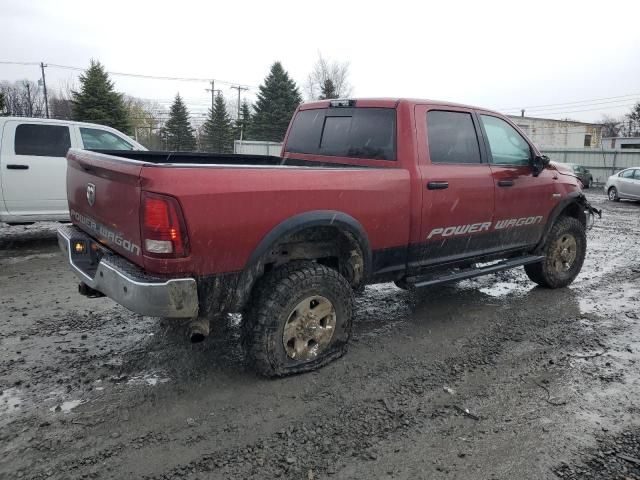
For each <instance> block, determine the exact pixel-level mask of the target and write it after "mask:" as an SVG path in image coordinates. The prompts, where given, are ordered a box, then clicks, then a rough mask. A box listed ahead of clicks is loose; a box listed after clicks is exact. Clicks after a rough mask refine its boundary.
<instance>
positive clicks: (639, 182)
mask: <svg viewBox="0 0 640 480" xmlns="http://www.w3.org/2000/svg"><path fill="white" fill-rule="evenodd" d="M631 191H632V195H633V196H634V197H635V198H640V169H637V168H636V169H635V173H634V174H633V184H632V185H631Z"/></svg>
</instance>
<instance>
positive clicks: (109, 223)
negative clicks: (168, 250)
mask: <svg viewBox="0 0 640 480" xmlns="http://www.w3.org/2000/svg"><path fill="white" fill-rule="evenodd" d="M67 162H68V168H67V198H68V200H69V212H70V214H71V221H72V222H73V223H74V224H75V225H77V226H78V227H79V228H81V229H82V230H84V231H85V232H87V233H88V234H89V235H91V236H92V237H93V238H95V239H96V240H98V241H99V242H100V243H102V244H103V245H105V246H107V247H108V248H110V249H111V250H113V251H115V252H117V253H119V254H120V255H122V256H124V257H126V258H127V259H129V260H130V261H132V262H133V263H135V264H137V265H139V266H142V265H143V259H142V250H141V244H140V171H141V170H142V165H143V163H142V162H138V161H133V160H127V159H121V158H118V157H115V156H112V155H104V154H101V153H95V152H89V151H86V150H76V149H72V150H69V153H68V155H67Z"/></svg>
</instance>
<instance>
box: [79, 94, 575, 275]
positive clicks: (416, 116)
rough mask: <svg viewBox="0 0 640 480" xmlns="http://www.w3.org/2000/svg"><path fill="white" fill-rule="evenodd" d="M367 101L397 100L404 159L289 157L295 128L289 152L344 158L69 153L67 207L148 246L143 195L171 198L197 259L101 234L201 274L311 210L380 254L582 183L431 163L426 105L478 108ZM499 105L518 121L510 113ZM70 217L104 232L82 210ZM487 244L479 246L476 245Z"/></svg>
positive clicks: (548, 199) (540, 204)
mask: <svg viewBox="0 0 640 480" xmlns="http://www.w3.org/2000/svg"><path fill="white" fill-rule="evenodd" d="M328 104H329V102H328V101H321V102H314V103H310V104H305V105H302V106H301V107H300V110H305V109H311V108H326V107H327V106H328ZM359 107H378V108H395V109H396V126H397V127H396V128H397V132H396V161H388V160H367V159H354V158H342V157H333V156H319V155H303V154H292V153H289V152H287V149H286V137H285V145H284V147H283V153H282V156H283V157H284V158H285V159H287V158H295V159H301V160H310V161H317V162H322V163H329V164H336V163H339V164H342V165H343V167H342V168H327V167H323V166H322V165H319V166H318V167H317V168H316V167H294V166H271V167H270V166H266V167H254V166H233V165H228V166H224V165H178V164H169V165H167V164H151V163H144V162H138V161H131V160H126V159H122V160H118V159H117V158H115V157H108V156H105V155H100V154H96V153H92V152H78V151H72V152H71V153H70V154H69V167H70V168H69V170H68V182H67V183H68V187H67V188H68V194H69V206H70V208H71V209H72V210H75V211H77V212H80V213H81V214H82V215H87V216H90V217H91V218H93V219H94V220H95V221H97V222H100V223H101V224H103V225H104V226H105V227H107V228H109V229H112V230H114V231H116V232H118V233H121V234H122V235H123V236H124V237H126V238H127V239H129V240H131V241H132V242H135V243H136V244H137V245H140V244H141V242H142V241H143V239H141V238H140V212H139V210H140V195H141V192H142V191H148V192H155V193H160V194H166V195H171V196H173V197H174V198H176V199H177V200H178V202H179V204H180V206H181V209H182V212H183V214H184V219H185V222H186V228H187V232H188V236H189V242H190V255H189V256H188V257H186V258H181V259H158V258H148V257H145V256H143V255H142V254H141V253H140V254H137V255H136V254H135V253H133V252H131V251H129V250H126V249H124V248H122V247H120V246H118V245H116V244H114V243H113V241H111V240H110V239H108V238H100V240H101V241H102V242H103V243H105V244H106V245H108V246H109V248H112V249H113V250H115V251H116V252H118V253H119V254H121V255H123V256H125V257H126V258H128V259H129V260H131V261H132V262H134V263H136V264H137V265H140V266H142V267H144V268H145V269H146V270H147V271H149V272H153V273H165V274H172V275H173V274H187V275H198V276H200V275H212V274H220V273H228V272H238V271H241V270H243V269H244V267H245V266H246V264H247V261H248V259H249V258H250V256H251V254H252V253H253V252H254V251H255V249H256V247H257V246H258V245H259V243H260V241H261V240H262V239H263V238H265V236H266V235H267V234H268V233H269V232H270V231H271V230H273V229H274V228H275V227H276V226H278V225H279V224H280V223H282V222H284V221H285V220H287V219H289V218H291V217H292V216H294V215H297V214H301V213H304V212H310V211H314V210H335V211H339V212H343V213H345V214H347V215H350V216H351V217H353V218H354V219H355V220H356V221H357V222H359V223H360V224H361V225H362V227H363V228H364V230H365V232H366V235H367V237H368V240H369V243H370V246H371V249H372V250H373V251H381V250H386V249H393V248H404V247H410V246H412V245H413V246H418V245H420V244H422V243H424V242H426V241H427V237H428V235H429V232H430V231H431V230H432V229H433V228H436V227H446V226H450V225H467V224H473V223H476V222H493V221H495V220H497V219H498V220H499V219H501V218H515V217H521V216H531V215H542V216H544V217H545V219H546V218H548V216H549V214H550V213H551V210H552V209H553V207H554V206H555V205H557V204H558V202H560V201H561V200H562V199H563V198H564V197H565V196H566V195H567V194H568V193H570V192H575V191H576V190H579V186H578V184H577V181H575V179H573V178H571V177H569V176H565V175H558V172H557V170H556V169H555V168H554V167H553V166H550V167H549V168H548V169H546V170H545V171H543V172H542V174H541V175H540V176H539V177H533V175H532V171H531V168H530V167H517V168H514V167H501V166H489V164H488V163H483V164H477V165H454V164H449V165H444V164H432V163H431V161H430V157H429V149H428V138H427V128H428V127H427V125H426V122H425V117H424V115H425V113H426V111H427V110H428V109H429V108H443V109H446V110H456V111H469V112H474V111H479V110H477V109H474V108H473V107H467V106H464V105H457V104H453V103H442V102H431V101H426V100H402V99H363V100H357V104H356V108H359ZM492 113H493V112H492ZM296 114H297V112H296ZM296 114H294V118H293V120H292V123H293V122H295V115H296ZM493 114H494V115H497V116H499V117H500V118H503V119H504V120H506V121H507V122H509V123H510V124H511V125H513V123H512V122H510V121H509V120H508V119H506V118H505V117H503V116H502V115H498V114H495V113H493ZM290 128H291V127H290ZM516 128H517V127H516ZM533 148H534V150H535V147H533ZM535 151H536V153H537V150H535ZM350 166H353V168H352V167H350ZM361 167H368V168H361ZM506 178H509V179H512V180H514V182H515V184H514V187H515V188H512V189H511V190H508V189H501V188H498V187H497V186H496V185H497V182H498V181H499V180H501V179H506ZM431 180H447V181H449V184H450V187H449V189H447V190H427V189H426V184H427V183H428V182H429V181H431ZM87 183H93V184H95V186H96V203H95V205H93V206H92V207H90V206H89V205H88V204H87V200H86V188H87ZM554 194H560V195H558V196H553V195H554ZM73 221H74V223H76V224H77V225H79V226H80V227H81V228H83V229H84V230H86V231H88V232H89V233H91V234H92V235H94V236H95V234H94V232H91V231H90V229H88V228H87V226H86V225H83V224H82V222H80V221H79V220H78V219H76V218H74V219H73ZM468 237H469V239H468V242H467V246H466V247H465V248H468V251H467V250H465V252H467V253H469V254H472V253H473V252H474V242H475V241H476V240H475V237H474V236H473V235H468ZM482 248H484V247H482V245H480V244H478V250H482ZM436 251H437V250H436ZM458 253H460V252H458ZM462 253H464V252H462ZM407 261H410V259H407Z"/></svg>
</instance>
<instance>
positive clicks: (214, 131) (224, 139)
mask: <svg viewBox="0 0 640 480" xmlns="http://www.w3.org/2000/svg"><path fill="white" fill-rule="evenodd" d="M202 130H203V134H204V135H203V136H204V138H203V143H204V147H205V149H206V150H207V151H208V152H215V153H231V152H233V127H232V125H231V118H230V117H229V113H228V112H227V105H226V103H225V101H224V97H223V96H222V95H220V94H218V95H216V98H215V101H214V104H213V109H209V117H208V118H207V121H206V122H205V123H204V125H203V129H202Z"/></svg>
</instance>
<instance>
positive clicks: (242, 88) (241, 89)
mask: <svg viewBox="0 0 640 480" xmlns="http://www.w3.org/2000/svg"><path fill="white" fill-rule="evenodd" d="M230 88H235V89H236V90H238V113H237V115H236V122H239V121H240V92H242V91H243V90H249V89H248V88H247V87H243V86H242V85H238V86H235V87H230Z"/></svg>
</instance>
